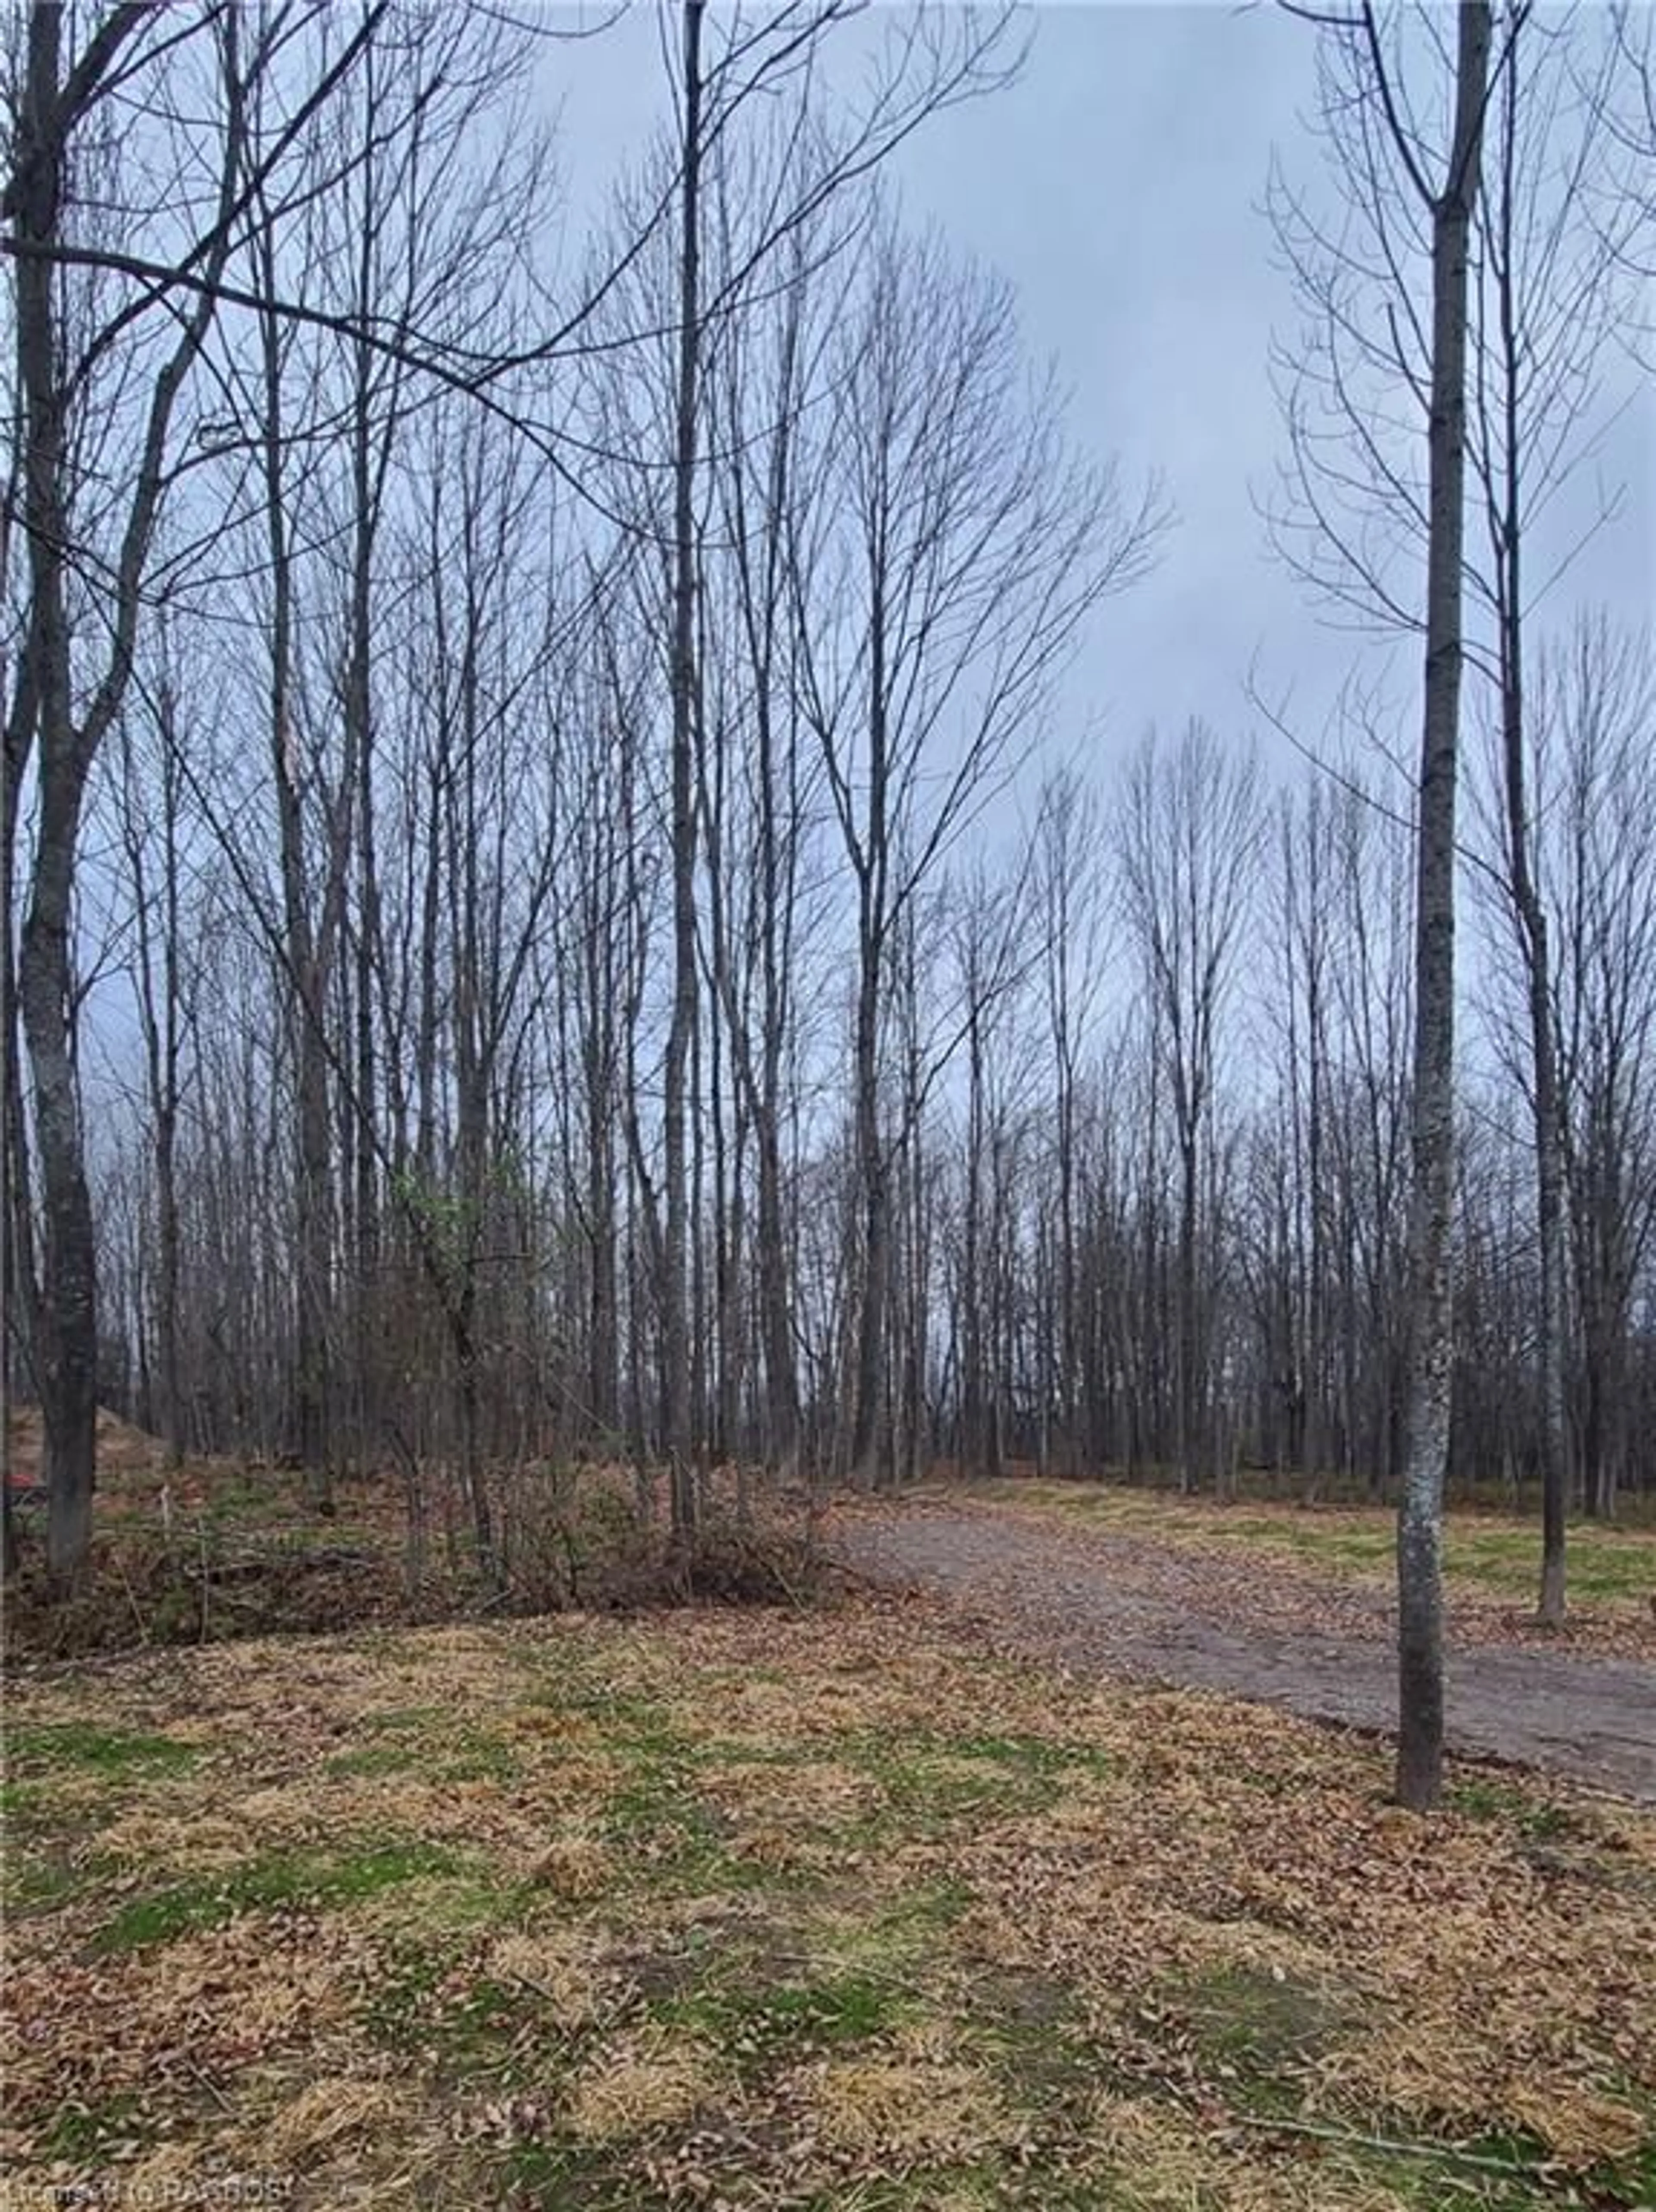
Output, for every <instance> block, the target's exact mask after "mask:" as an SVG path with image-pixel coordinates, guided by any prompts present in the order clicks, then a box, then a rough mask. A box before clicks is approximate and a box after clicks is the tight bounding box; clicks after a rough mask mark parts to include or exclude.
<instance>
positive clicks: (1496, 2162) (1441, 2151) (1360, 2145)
mask: <svg viewBox="0 0 1656 2212" xmlns="http://www.w3.org/2000/svg"><path fill="white" fill-rule="evenodd" d="M1230 2125H1231V2126H1232V2127H1237V2128H1254V2129H1257V2130H1259V2133H1261V2134H1262V2135H1274V2136H1310V2137H1311V2138H1312V2140H1313V2142H1327V2143H1338V2144H1339V2145H1341V2146H1342V2147H1343V2148H1345V2149H1347V2150H1374V2151H1383V2152H1387V2153H1391V2154H1394V2155H1396V2156H1398V2157H1402V2158H1441V2159H1450V2160H1453V2162H1454V2164H1455V2165H1457V2166H1473V2167H1476V2168H1477V2171H1478V2172H1480V2173H1504V2174H1506V2175H1507V2177H1508V2179H1510V2178H1511V2177H1512V2176H1513V2175H1514V2174H1524V2173H1532V2172H1534V2170H1535V2169H1534V2167H1533V2166H1530V2165H1527V2164H1526V2162H1525V2161H1524V2160H1521V2159H1511V2158H1490V2157H1489V2156H1488V2154H1486V2153H1484V2152H1483V2151H1476V2150H1462V2149H1460V2148H1459V2147H1458V2146H1457V2145H1456V2144H1454V2143H1435V2142H1405V2141H1404V2140H1403V2139H1402V2138H1401V2137H1398V2136H1366V2135H1360V2134H1358V2133H1356V2131H1355V2130H1351V2129H1350V2128H1330V2127H1324V2126H1321V2125H1319V2123H1318V2122H1316V2121H1314V2120H1269V2119H1261V2118H1253V2117H1252V2116H1250V2115H1249V2114H1247V2113H1235V2114H1233V2115H1232V2118H1231V2120H1230Z"/></svg>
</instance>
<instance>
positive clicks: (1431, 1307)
mask: <svg viewBox="0 0 1656 2212" xmlns="http://www.w3.org/2000/svg"><path fill="white" fill-rule="evenodd" d="M1489 42H1490V11H1489V4H1488V0H1462V4H1461V6H1460V8H1459V22H1458V37H1457V55H1456V64H1455V116H1454V136H1453V143H1452V147H1451V151H1450V155H1449V169H1448V174H1447V178H1446V179H1445V182H1444V185H1443V189H1442V191H1441V192H1440V193H1439V194H1438V196H1437V197H1436V198H1435V202H1434V204H1433V206H1432V391H1431V428H1430V444H1429V456H1428V466H1429V493H1428V497H1429V517H1430V537H1429V545H1428V553H1427V586H1426V671H1425V699H1424V712H1423V729H1422V744H1421V769H1420V792H1419V800H1418V823H1417V829H1416V896H1415V1051H1414V1101H1413V1159H1414V1171H1413V1188H1412V1192H1411V1202H1410V1319H1411V1331H1410V1349H1409V1364H1408V1376H1407V1384H1406V1390H1405V1398H1404V1407H1405V1445H1404V1483H1403V1497H1402V1501H1401V1504H1400V1506H1399V1510H1398V1764H1397V1794H1398V1798H1399V1800H1400V1801H1401V1802H1403V1803H1404V1805H1407V1806H1409V1807H1410V1808H1413V1809H1414V1810H1416V1811H1424V1810H1426V1809H1427V1808H1429V1807H1430V1806H1432V1805H1433V1804H1435V1802H1437V1797H1438V1795H1439V1792H1440V1790H1441V1786H1442V1777H1443V1701H1444V1658H1443V1557H1442V1553H1443V1487H1444V1480H1445V1477H1446V1474H1447V1468H1448V1458H1449V1414H1450V1394H1451V1385H1452V1383H1453V1370H1454V1310H1453V1255H1452V1252H1451V1243H1450V1240H1451V1231H1452V1221H1453V1206H1454V1062H1455V1006H1454V987H1455V798H1456V780H1457V773H1458V769H1459V735H1460V677H1461V664H1462V658H1463V647H1462V638H1461V594H1462V580H1463V569H1462V557H1461V556H1462V547H1463V542H1464V533H1465V504H1464V502H1465V415H1466V324H1467V315H1466V295H1467V259H1468V243H1469V239H1470V234H1471V216H1472V210H1473V206H1474V204H1475V203H1476V200H1477V190H1478V181H1479V169H1480V154H1481V149H1482V143H1483V103H1484V94H1485V83H1486V80H1487V77H1488V73H1489Z"/></svg>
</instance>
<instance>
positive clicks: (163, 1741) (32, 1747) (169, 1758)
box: [5, 1721, 201, 1782]
mask: <svg viewBox="0 0 1656 2212" xmlns="http://www.w3.org/2000/svg"><path fill="white" fill-rule="evenodd" d="M5 1745H6V1763H7V1765H9V1766H10V1767H12V1768H14V1769H21V1770H22V1771H24V1772H25V1773H27V1772H30V1771H34V1772H53V1771H57V1772H62V1771H72V1772H76V1773H81V1774H95V1775H99V1776H101V1777H103V1778H105V1779H106V1780H108V1781H111V1782H126V1781H130V1779H131V1778H133V1777H134V1776H136V1775H143V1774H183V1773H187V1772H188V1771H190V1769H191V1767H193V1766H195V1765H197V1762H198V1761H199V1759H200V1757H201V1753H200V1752H199V1750H198V1749H197V1747H196V1746H195V1745H194V1744H189V1743H180V1742H179V1741H178V1740H177V1738H176V1737H174V1736H168V1735H136V1734H133V1733H131V1732H130V1731H127V1730H124V1729H105V1728H96V1727H94V1726H92V1725H91V1724H90V1723H88V1722H85V1721H45V1722H39V1723H36V1724H35V1725H34V1726H33V1727H28V1726H24V1727H21V1728H19V1727H9V1728H8V1729H7V1730H6V1738H5Z"/></svg>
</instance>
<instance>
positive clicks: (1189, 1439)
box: [1118, 722, 1262, 1491]
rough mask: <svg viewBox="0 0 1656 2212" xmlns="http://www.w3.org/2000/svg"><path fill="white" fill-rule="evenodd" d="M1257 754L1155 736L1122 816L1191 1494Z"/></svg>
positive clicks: (1191, 736) (1196, 738)
mask: <svg viewBox="0 0 1656 2212" xmlns="http://www.w3.org/2000/svg"><path fill="white" fill-rule="evenodd" d="M1261 827H1262V824H1261V817H1260V811H1259V787H1258V773H1257V769H1256V767H1255V764H1254V760H1253V754H1252V753H1251V752H1243V753H1237V754H1229V755H1228V754H1227V753H1226V751H1225V750H1224V748H1223V747H1222V744H1221V743H1220V741H1219V739H1218V738H1216V736H1215V734H1214V732H1212V731H1211V730H1210V729H1209V728H1208V726H1206V725H1205V724H1204V723H1201V722H1192V723H1190V724H1188V725H1187V726H1186V729H1185V732H1184V733H1183V736H1182V737H1181V738H1180V742H1179V744H1178V745H1177V747H1176V748H1175V749H1174V751H1173V752H1172V753H1171V755H1168V754H1166V753H1164V752H1162V750H1160V749H1159V748H1158V745H1157V743H1156V738H1155V736H1154V734H1153V733H1152V735H1151V736H1150V737H1149V738H1147V739H1146V740H1145V743H1144V744H1143V748H1142V749H1141V750H1140V751H1139V753H1138V755H1137V758H1136V759H1135V760H1134V762H1133V763H1132V766H1131V769H1130V770H1129V772H1128V775H1127V780H1126V786H1125V793H1124V803H1123V806H1122V811H1121V814H1120V816H1119V829H1118V835H1119V854H1118V865H1119V870H1120V884H1121V897H1122V904H1123V911H1124V914H1125V919H1126V922H1127V926H1128V928H1129V930H1130V931H1131V934H1132V937H1133V939H1134V941H1135V943H1136V944H1137V948H1138V954H1139V958H1140V960H1141V962H1142V963H1143V988H1144V995H1145V998H1146V1000H1147V1001H1148V1002H1149V1005H1150V1006H1152V1008H1153V1010H1154V1019H1155V1024H1156V1037H1157V1042H1158V1048H1159V1057H1160V1066H1161V1070H1162V1075H1163V1077H1164V1079H1165V1081H1166V1083H1167V1085H1168V1090H1169V1091H1170V1093H1171V1097H1172V1103H1173V1124H1174V1145H1175V1146H1176V1149H1177V1152H1178V1164H1179V1212H1178V1223H1179V1225H1178V1245H1179V1249H1178V1261H1177V1271H1176V1282H1177V1303H1178V1315H1179V1321H1178V1332H1177V1336H1176V1340H1175V1385H1174V1399H1175V1406H1176V1425H1175V1431H1174V1451H1175V1456H1176V1458H1177V1462H1178V1467H1179V1482H1180V1489H1181V1490H1186V1491H1188V1490H1190V1489H1192V1488H1193V1487H1194V1486H1195V1485H1196V1483H1197V1481H1198V1478H1199V1474H1200V1472H1201V1469H1202V1467H1203V1464H1204V1461H1210V1460H1211V1457H1212V1453H1213V1447H1214V1441H1215V1440H1214V1437H1213V1434H1212V1431H1211V1427H1210V1422H1209V1419H1208V1415H1209V1404H1208V1370H1209V1340H1210V1300H1204V1297H1203V1293H1202V1285H1201V1280H1200V1272H1199V1267H1198V1237H1199V1231H1200V1208H1201V1201H1202V1194H1203V1187H1204V1180H1205V1177H1206V1176H1207V1173H1208V1170H1209V1166H1210V1159H1211V1129H1212V1116H1213V1108H1214V1088H1215V1083H1216V1076H1217V1073H1218V1062H1219V1054H1220V1047H1221V1024H1222V1020H1223V1018H1224V1014H1225V1010H1226V1001H1227V999H1228V995H1229V993H1230V989H1231V987H1232V985H1233V983H1234V977H1235V969H1236V957H1237V952H1238V950H1239V947H1240V942H1241V938H1242V933H1243V932H1244V930H1245V928H1246V927H1247V914H1248V894H1249V885H1250V884H1251V882H1252V879H1253V873H1254V868H1255V863H1256V859H1257V855H1258V852H1259V840H1260V834H1261Z"/></svg>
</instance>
